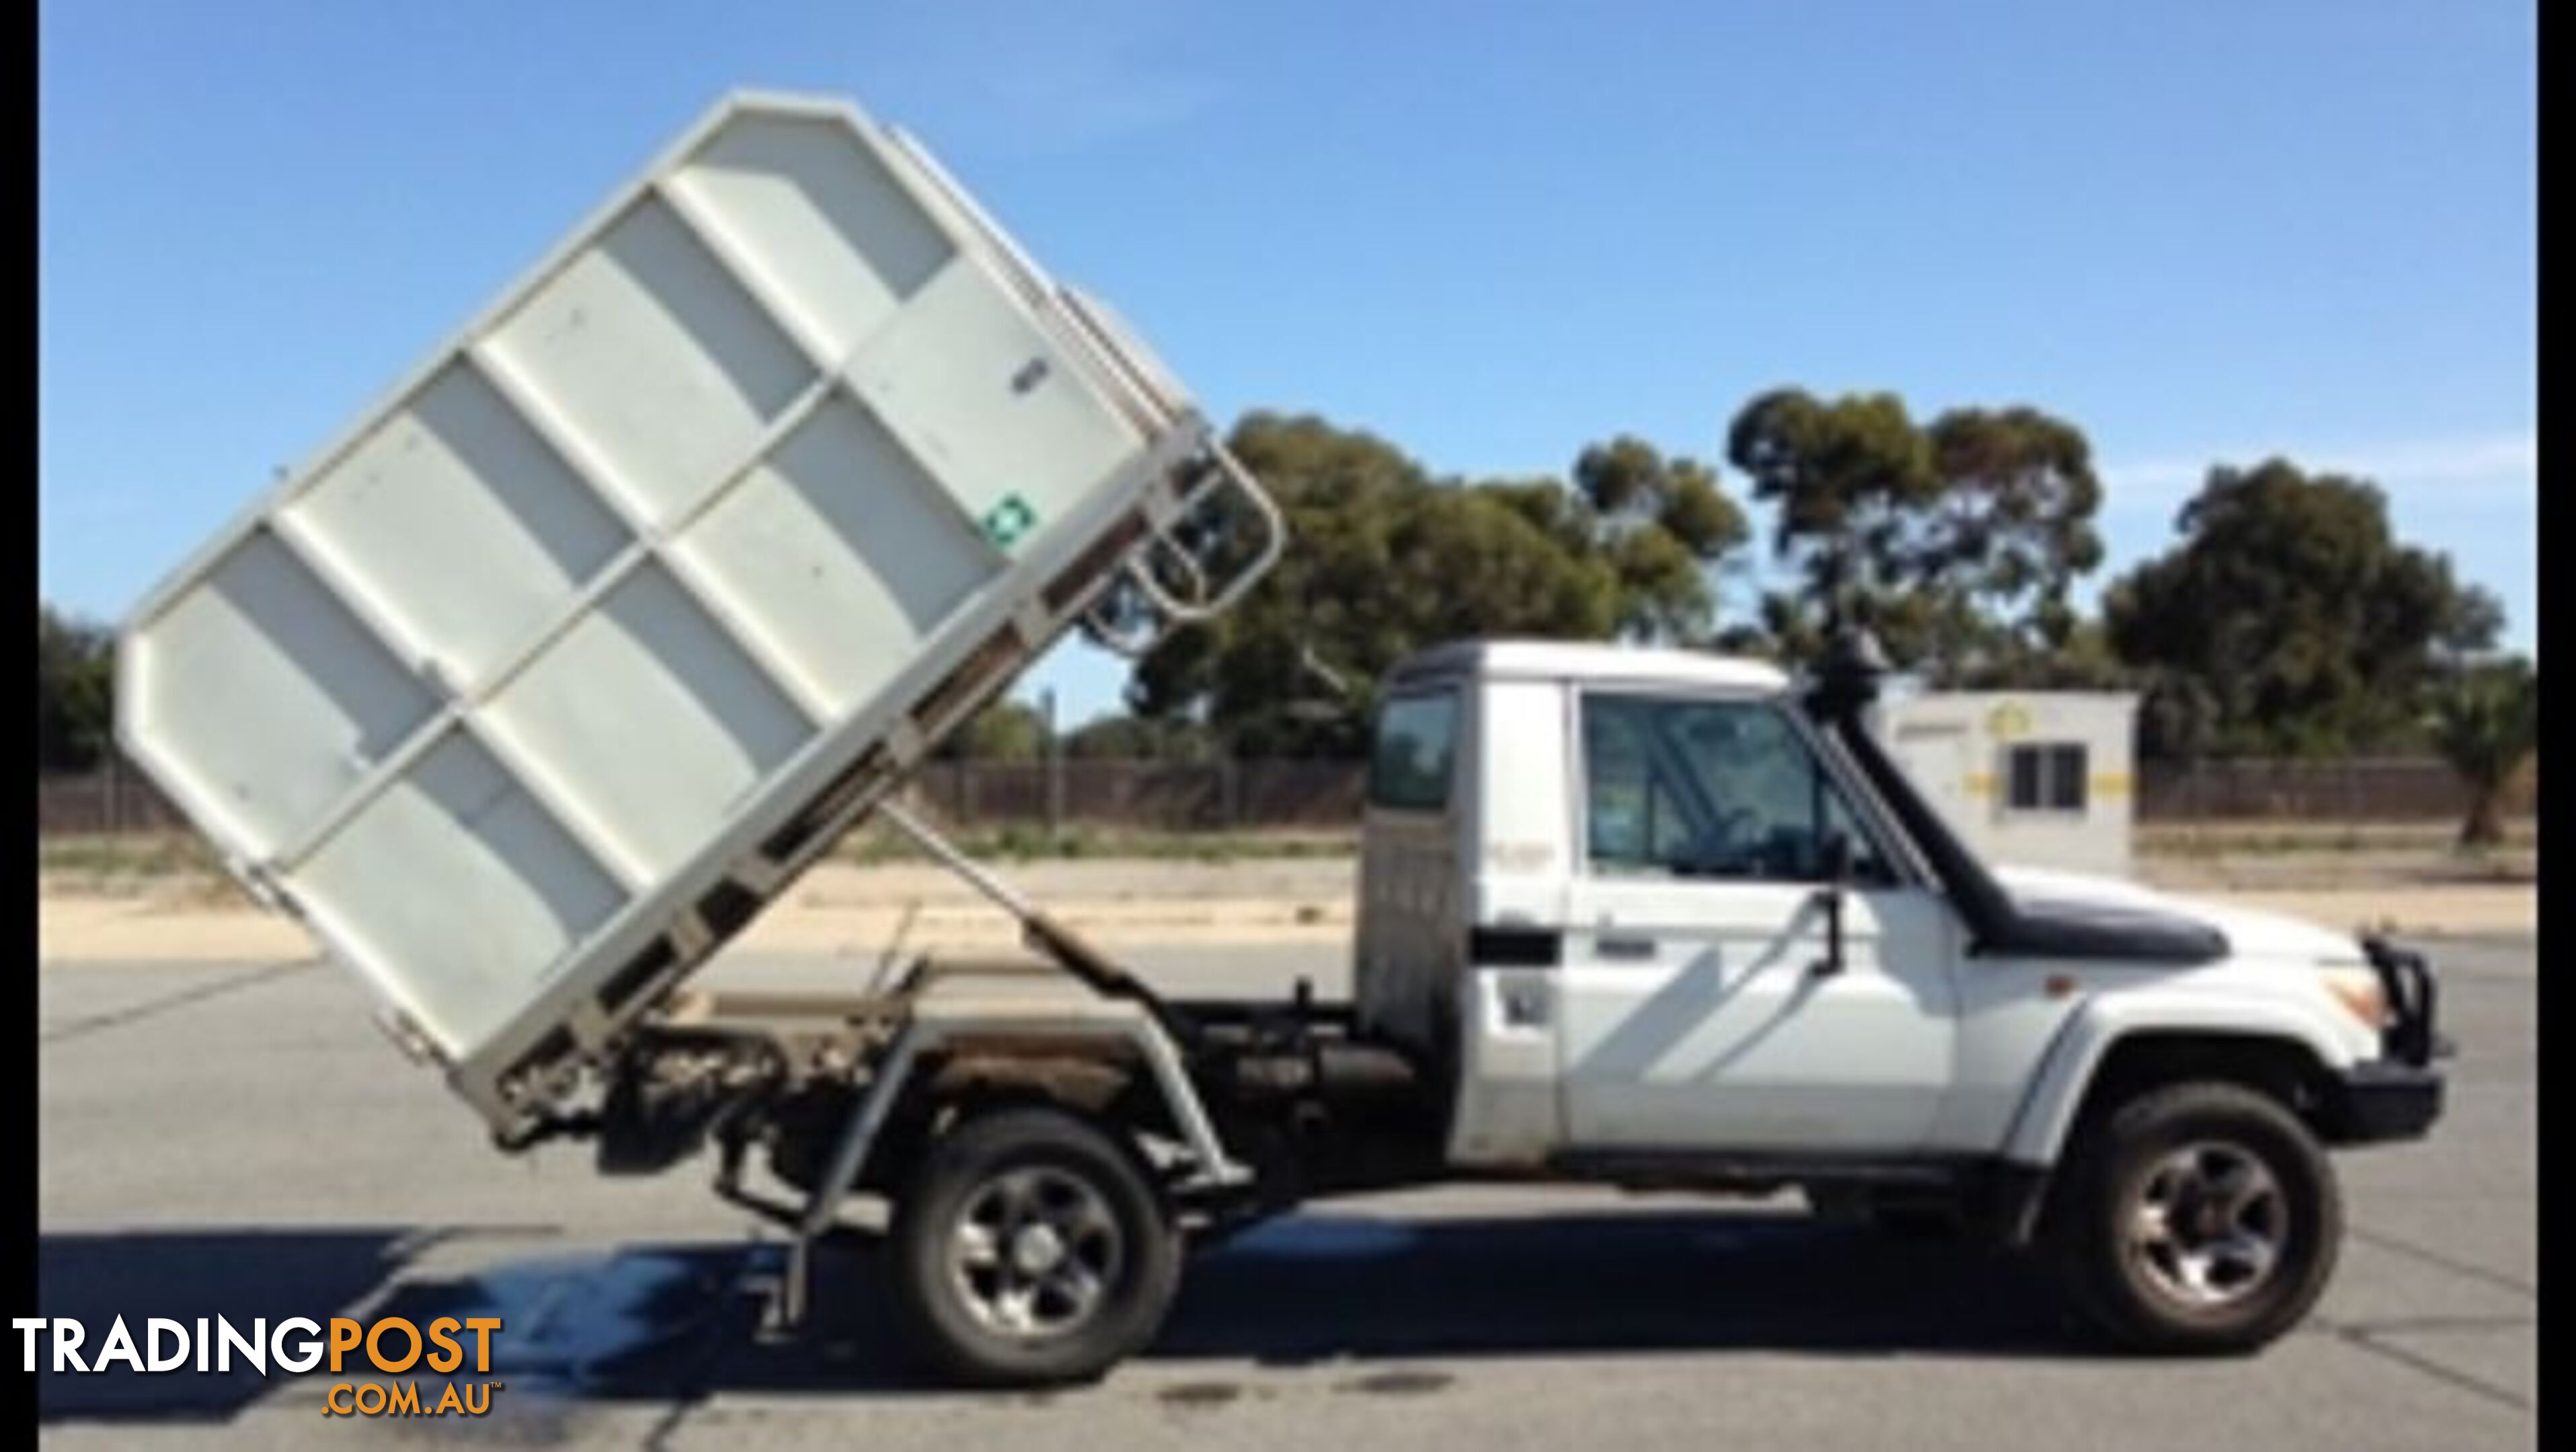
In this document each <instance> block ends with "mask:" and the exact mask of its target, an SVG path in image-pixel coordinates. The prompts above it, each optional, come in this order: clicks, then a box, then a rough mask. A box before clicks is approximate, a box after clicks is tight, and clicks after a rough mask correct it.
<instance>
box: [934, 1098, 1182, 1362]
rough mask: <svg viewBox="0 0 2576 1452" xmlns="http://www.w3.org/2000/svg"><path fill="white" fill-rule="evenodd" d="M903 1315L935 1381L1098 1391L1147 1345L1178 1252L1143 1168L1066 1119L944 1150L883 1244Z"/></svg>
mask: <svg viewBox="0 0 2576 1452" xmlns="http://www.w3.org/2000/svg"><path fill="white" fill-rule="evenodd" d="M886 1245H887V1253H888V1261H889V1271H890V1278H891V1281H892V1286H893V1291H894V1300H895V1305H896V1309H897V1312H898V1314H899V1316H900V1318H901V1321H902V1324H903V1326H904V1329H905V1330H906V1332H907V1333H908V1335H909V1336H910V1338H911V1340H912V1342H913V1344H914V1345H915V1346H917V1347H918V1348H919V1349H920V1350H921V1352H922V1353H923V1354H924V1355H925V1356H926V1357H927V1358H928V1359H929V1360H930V1361H931V1362H932V1363H933V1364H934V1365H935V1366H937V1367H938V1369H939V1370H941V1371H942V1372H944V1373H946V1374H947V1375H949V1376H950V1377H953V1378H955V1379H957V1380H960V1381H965V1382H971V1383H975V1384H978V1385H987V1386H1040V1385H1050V1384H1056V1383H1062V1382H1071V1381H1087V1380H1090V1379H1092V1378H1094V1377H1097V1376H1099V1375H1100V1374H1101V1373H1103V1372H1105V1371H1107V1370H1108V1369H1109V1368H1110V1367H1111V1366H1112V1365H1114V1364H1116V1363H1117V1362H1118V1361H1119V1360H1120V1359H1121V1358H1123V1357H1125V1356H1126V1355H1128V1354H1129V1353H1130V1352H1133V1351H1136V1350H1138V1349H1140V1348H1142V1347H1143V1346H1144V1345H1145V1344H1146V1343H1147V1342H1149V1341H1151V1340H1152V1339H1153V1337H1154V1333H1155V1332H1156V1331H1157V1330H1159V1329H1160V1328H1161V1326H1162V1321H1163V1313H1164V1311H1165V1310H1166V1309H1167V1308H1168V1307H1169V1306H1170V1305H1171V1300H1172V1295H1173V1292H1174V1291H1175V1290H1176V1289H1177V1287H1178V1285H1179V1282H1180V1264H1181V1251H1180V1243H1179V1239H1178V1236H1177V1235H1176V1234H1175V1232H1174V1229H1173V1226H1172V1223H1171V1220H1170V1217H1169V1216H1168V1215H1167V1214H1166V1213H1165V1211H1164V1209H1163V1203H1162V1199H1161V1197H1160V1196H1159V1195H1158V1194H1157V1193H1156V1191H1155V1188H1154V1186H1153V1185H1152V1184H1151V1183H1150V1182H1149V1181H1148V1180H1147V1178H1146V1176H1145V1173H1144V1171H1143V1169H1142V1168H1141V1166H1140V1165H1139V1163H1138V1161H1137V1157H1136V1156H1135V1154H1134V1153H1133V1152H1132V1151H1131V1150H1129V1149H1128V1148H1127V1147H1126V1146H1124V1145H1121V1144H1119V1143H1118V1142H1117V1141H1115V1140H1113V1139H1111V1138H1110V1137H1109V1136H1108V1135H1106V1134H1103V1133H1102V1132H1101V1131H1100V1130H1098V1129H1096V1128H1094V1127H1093V1126H1092V1125H1090V1124H1089V1123H1087V1122H1086V1121H1084V1120H1081V1119H1079V1118H1076V1117H1075V1116H1073V1115H1070V1114H1067V1113H1064V1112H1063V1111H1061V1110H1055V1109H1044V1108H1027V1109H1008V1110H1000V1111H996V1112H993V1113H989V1114H985V1115H982V1116H979V1117H977V1118H975V1119H971V1120H968V1121H967V1122H966V1123H964V1124H962V1125H960V1126H958V1127H957V1128H955V1129H954V1130H951V1131H950V1132H949V1133H947V1134H945V1135H943V1136H941V1137H940V1138H939V1139H938V1140H937V1141H935V1142H934V1143H933V1144H932V1145H931V1147H930V1149H929V1152H928V1154H927V1155H926V1156H925V1157H924V1159H923V1160H922V1163H921V1165H920V1167H919V1168H918V1169H917V1170H916V1171H915V1173H914V1175H913V1177H912V1180H911V1182H910V1184H909V1185H908V1186H907V1187H906V1188H905V1190H904V1192H903V1194H902V1195H901V1197H900V1198H899V1199H898V1201H897V1203H896V1205H895V1210H894V1218H893V1223H892V1224H891V1226H890V1227H889V1231H888V1235H887V1242H886Z"/></svg>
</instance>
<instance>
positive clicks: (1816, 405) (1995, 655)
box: [1727, 388, 2102, 685]
mask: <svg viewBox="0 0 2576 1452" xmlns="http://www.w3.org/2000/svg"><path fill="white" fill-rule="evenodd" d="M1727 457H1728V459H1729V460H1730V461H1732V462H1733V463H1734V464H1735V466H1736V467H1737V468H1739V469H1741V470H1743V471H1744V472H1745V474H1746V475H1747V476H1748V477H1750V478H1751V479H1752V481H1753V497H1754V498H1756V499H1758V500H1762V501H1764V502H1766V503H1768V504H1770V505H1771V506H1772V507H1773V510H1774V514H1773V521H1772V550H1773V553H1774V554H1775V556H1776V557H1777V558H1779V559H1780V561H1781V562H1782V563H1784V564H1787V565H1789V566H1790V567H1791V569H1792V572H1793V578H1794V580H1795V585H1794V588H1791V589H1786V590H1778V591H1774V592H1773V593H1772V594H1771V595H1770V596H1768V597H1767V598H1766V599H1765V600H1764V601H1763V606H1762V612H1763V623H1764V628H1765V631H1766V633H1767V634H1768V635H1769V637H1770V639H1771V641H1772V643H1773V644H1774V646H1775V647H1776V648H1777V649H1778V650H1779V651H1780V653H1782V654H1783V655H1786V656H1788V657H1790V658H1791V659H1797V660H1803V659H1808V658H1811V657H1812V656H1813V654H1814V652H1815V651H1816V649H1817V648H1818V647H1819V645H1820V644H1821V643H1822V641H1823V640H1824V638H1825V637H1826V635H1827V634H1829V633H1830V632H1831V630H1832V629H1833V628H1834V627H1835V625H1836V624H1837V623H1838V622H1850V623H1854V624H1860V625H1866V626H1867V627H1869V628H1870V629H1871V630H1872V631H1873V632H1874V633H1876V635H1877V636H1878V638H1879V643H1880V644H1881V645H1882V646H1883V647H1884V648H1885V649H1886V651H1887V653H1888V658H1889V660H1890V661H1891V662H1892V663H1894V664H1895V665H1897V666H1898V667H1900V668H1903V669H1911V670H1916V671H1920V672H1922V673H1923V674H1924V675H1926V676H1927V677H1929V678H1930V679H1931V680H1932V681H1933V682H1934V683H1936V684H1942V685H1952V684H1959V683H1963V682H1967V681H1982V682H1987V683H1995V684H2015V685H2036V684H2040V683H2041V680H2042V678H2044V677H2047V676H2050V675H2052V674H2055V673H2057V672H2058V671H2059V665H2058V663H2057V658H2058V656H2059V655H2060V653H2061V652H2062V651H2063V649H2064V647H2065V646H2066V645H2067V644H2068V642H2069V641H2070V640H2071V639H2072V638H2073V635H2074V632H2075V626H2076V614H2075V610H2074V608H2073V606H2072V604H2071V603H2070V602H2069V598H2068V596H2069V591H2070V590H2071V588H2072V586H2073V584H2074V582H2075V581H2076V579H2078V578H2079V577H2081V576H2083V575H2085V574H2087V573H2089V572H2090V571H2092V570H2093V569H2094V568H2096V567H2097V566H2099V565H2100V564H2101V561H2102V541H2101V538H2100V536H2099V535H2098V534H2096V533H2095V532H2094V529H2093V516H2094V513H2095V512H2096V511H2097V510H2098V509H2099V508H2100V506H2101V501H2102V487H2101V483H2100V481H2099V480H2098V479H2096V478H2095V476H2094V473H2093V465H2092V451H2091V447H2090V445H2089V444H2087V443H2086V441H2085V438H2084V435H2083V432H2082V431H2081V430H2079V429H2077V428H2076V427H2075V426H2074V425H2072V424H2069V423H2067V422H2065V421H2064V420H2062V419H2058V418H2055V417H2052V416H2051V415H2049V414H2046V413H2042V412H2040V411H2039V410H2037V409H2034V408H2028V407H2013V408H2005V409H1992V410H1990V409H1973V408H1972V409H1953V410H1951V411H1949V412H1947V413H1944V414H1942V415H1940V416H1939V417H1937V418H1935V419H1933V420H1932V422H1931V423H1930V424H1928V425H1923V426H1918V425H1917V424H1916V423H1915V421H1914V419H1913V417H1912V415H1911V414H1909V413H1908V412H1907V410H1906V407H1905V403H1904V400H1902V399H1900V398H1898V397H1897V396H1896V395H1894V394H1892V393H1870V394H1848V395H1845V396H1843V397H1841V398H1836V399H1832V400H1826V399H1819V398H1817V397H1815V396H1814V395H1812V394H1810V393H1808V392H1806V391H1805V390H1803V389H1795V388H1781V389H1774V390H1772V391H1770V392H1768V393H1764V394H1761V395H1759V396H1757V397H1755V398H1754V399H1753V400H1752V401H1751V402H1749V403H1747V404H1746V405H1745V406H1744V408H1743V409H1742V410H1741V411H1740V412H1738V413H1737V414H1736V416H1735V420H1734V422H1733V424H1732V425H1731V426H1730V427H1729V429H1728V431H1727Z"/></svg>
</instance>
